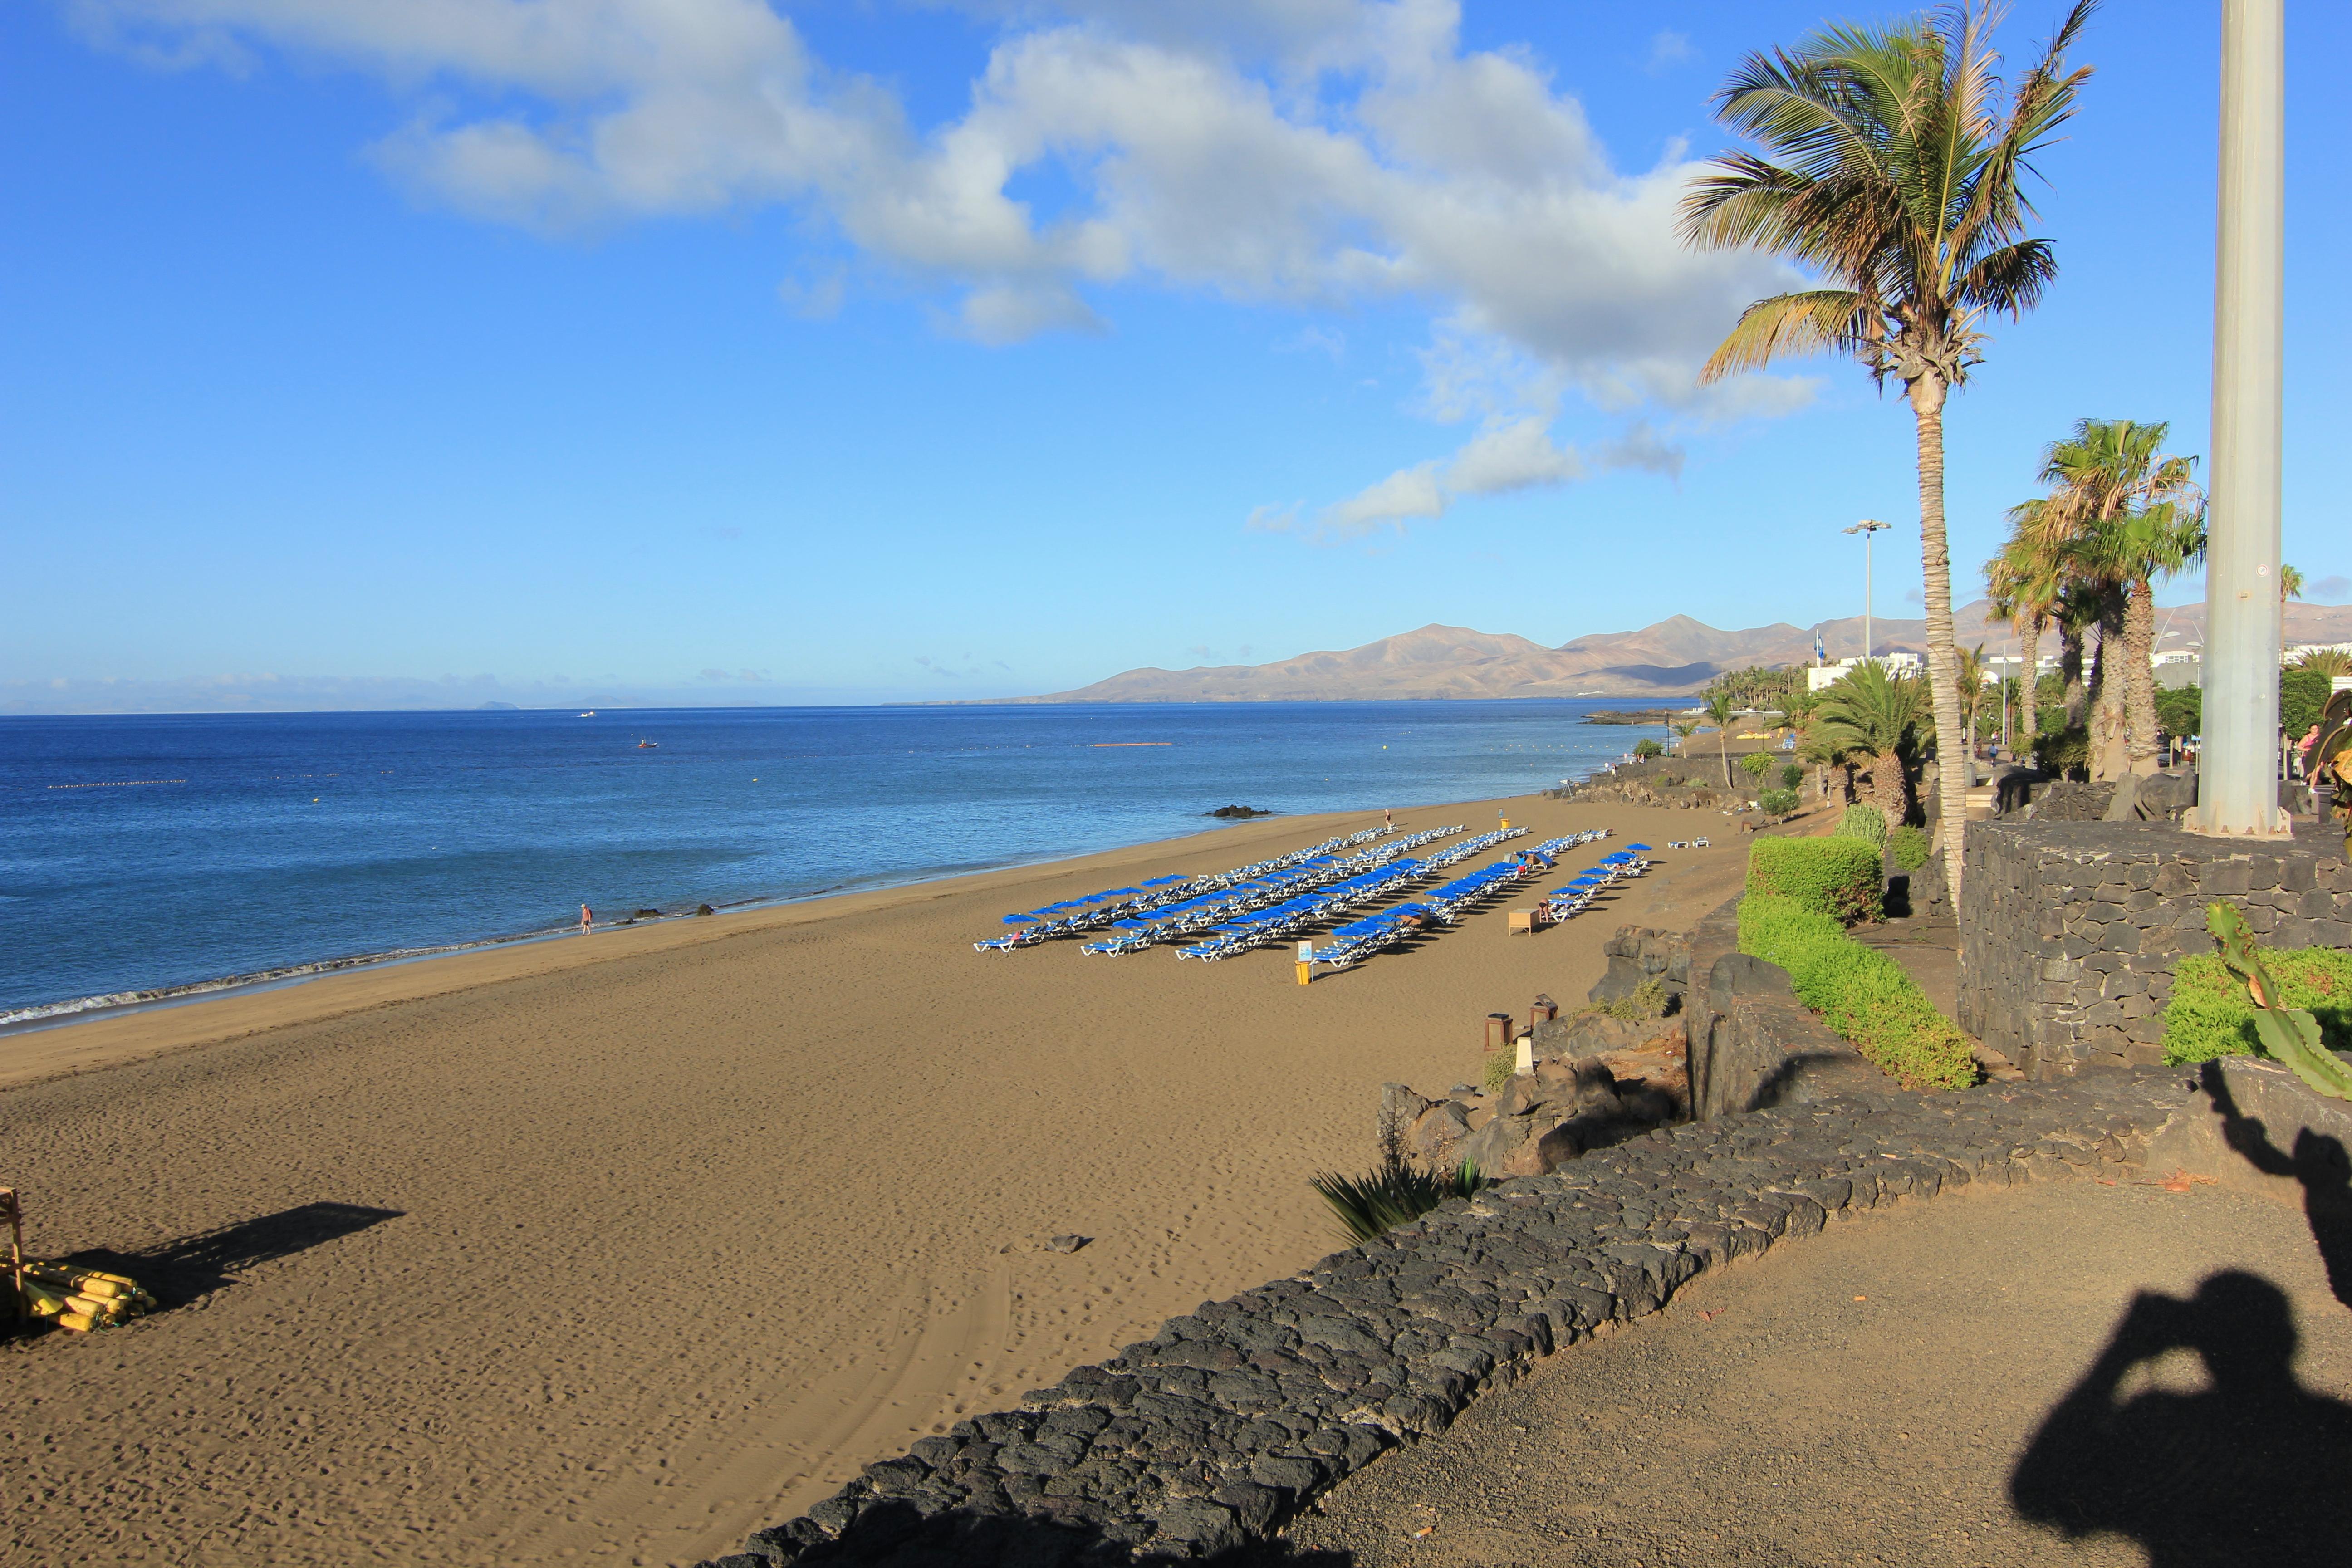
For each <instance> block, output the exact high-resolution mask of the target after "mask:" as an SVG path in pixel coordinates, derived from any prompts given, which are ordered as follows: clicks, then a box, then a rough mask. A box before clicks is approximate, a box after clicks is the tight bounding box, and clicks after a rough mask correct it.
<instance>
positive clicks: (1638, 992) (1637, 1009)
mask: <svg viewBox="0 0 2352 1568" xmlns="http://www.w3.org/2000/svg"><path fill="white" fill-rule="evenodd" d="M1595 1010H1596V1011H1598V1012H1601V1013H1606V1014H1607V1015H1608V1016H1611V1017H1612V1018H1614V1019H1616V1020H1617V1021H1618V1022H1619V1023H1621V1024H1646V1023H1648V1022H1649V1021H1650V1020H1651V1019H1653V1018H1663V1017H1664V1016H1666V983H1665V982H1664V980H1662V979H1660V978H1659V977H1658V976H1656V975H1654V974H1653V975H1651V976H1650V977H1649V978H1648V979H1647V980H1644V981H1643V982H1642V983H1641V984H1639V985H1636V986H1634V987H1633V989H1632V990H1631V991H1628V992H1627V993H1625V994H1624V995H1622V996H1620V997H1618V998H1617V999H1616V1000H1615V1001H1613V1002H1603V1003H1601V1004H1600V1005H1598V1007H1597V1008H1596V1009H1595Z"/></svg>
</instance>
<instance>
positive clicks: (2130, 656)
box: [2011, 419, 2204, 777]
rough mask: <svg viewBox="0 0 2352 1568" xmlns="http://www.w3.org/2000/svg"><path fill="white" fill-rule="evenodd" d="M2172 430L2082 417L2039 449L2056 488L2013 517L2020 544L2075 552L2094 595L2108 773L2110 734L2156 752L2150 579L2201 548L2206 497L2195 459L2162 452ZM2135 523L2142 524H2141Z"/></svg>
mask: <svg viewBox="0 0 2352 1568" xmlns="http://www.w3.org/2000/svg"><path fill="white" fill-rule="evenodd" d="M2170 429H2171V427H2170V426H2168V425H2164V424H2154V425H2143V424H2141V423H2139V422H2138V421H2137V420H2132V419H2078V420H2076V421H2075V422H2074V434H2073V435H2071V436H2069V437H2067V438H2066V439H2064V440H2063V441H2053V442H2052V443H2051V445H2050V447H2048V449H2047V450H2046V451H2045V452H2044V453H2043V454H2042V475H2041V478H2042V483H2044V484H2046V485H2048V486H2049V487H2050V494H2049V495H2048V496H2046V497H2044V498H2043V499H2042V500H2040V501H2038V502H2028V503H2026V505H2024V506H2021V507H2019V508H2017V509H2015V510H2013V511H2012V512H2011V518H2012V520H2013V521H2014V523H2015V526H2016V528H2017V531H2018V537H2019V539H2020V540H2021V541H2022V542H2025V543H2026V544H2028V545H2029V546H2030V547H2032V548H2033V549H2035V550H2038V551H2041V552H2046V553H2049V554H2052V555H2059V554H2064V555H2066V556H2068V557H2070V560H2071V564H2072V566H2073V577H2074V581H2075V582H2076V583H2077V584H2080V585H2081V588H2082V590H2083V592H2084V596H2085V597H2086V598H2089V599H2094V600H2095V601H2096V606H2097V612H2098V624H2099V632H2100V636H2099V663H2098V670H2097V676H2096V679H2094V681H2093V683H2092V690H2093V710H2092V756H2093V758H2094V760H2095V762H2097V763H2100V769H2101V771H2099V772H2098V773H2096V774H2095V776H2099V777H2107V776H2112V772H2111V770H2112V763H2109V762H2106V761H2105V757H2106V753H2107V749H2108V748H2107V745H2106V742H2110V741H2116V742H2123V743H2124V745H2125V750H2126V755H2127V756H2128V757H2129V758H2130V759H2131V760H2132V761H2133V762H2135V763H2137V762H2145V761H2150V760H2153V759H2154V757H2155V756H2156V752H2157V739H2156V682H2155V676H2154V673H2153V671H2152V670H2151V668H2149V664H2148V655H2149V654H2150V652H2151V651H2152V649H2153V647H2154V644H2155V641H2156V598H2155V589H2154V586H2153V579H2154V578H2155V577H2156V576H2157V575H2158V574H2164V575H2169V574H2171V573H2173V572H2177V571H2179V570H2180V568H2181V565H2182V564H2183V563H2184V562H2185V561H2186V560H2188V559H2193V558H2196V557H2200V556H2201V555H2202V552H2203V550H2204V543H2203V537H2204V524H2203V517H2204V507H2203V499H2204V498H2203V495H2202V493H2201V492H2200V490H2199V489H2198V488H2197V486H2196V484H2195V482H2194V481H2193V479H2192V478H2191V476H2192V475H2193V474H2194V473H2195V471H2196V466H2197V459H2196V458H2176V457H2168V456H2167V455H2166V454H2165V453H2164V452H2163V450H2162V448H2163V446H2164V441H2165V437H2166V436H2168V434H2169V433H2170ZM2159 509H2161V510H2162V514H2163V515H2162V519H2161V521H2158V519H2157V513H2158V510H2159ZM2137 520H2146V521H2145V525H2144V526H2136V521H2137ZM2110 637H2113V638H2115V639H2116V640H2117V641H2119V642H2120V643H2121V645H2122V651H2123V655H2124V658H2123V661H2122V670H2121V677H2122V679H2121V680H2120V681H2119V682H2118V681H2115V680H2111V679H2109V677H2110V676H2111V675H2113V674H2115V673H2116V669H2115V664H2116V661H2115V660H2113V659H2111V658H2109V657H2108V654H2107V644H2108V642H2109V640H2110ZM2118 686H2119V687H2120V689H2117V687H2118Z"/></svg>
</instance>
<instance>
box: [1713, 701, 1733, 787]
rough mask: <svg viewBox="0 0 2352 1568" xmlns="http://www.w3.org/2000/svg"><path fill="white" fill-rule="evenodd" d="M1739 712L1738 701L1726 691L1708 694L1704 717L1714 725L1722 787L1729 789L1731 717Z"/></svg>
mask: <svg viewBox="0 0 2352 1568" xmlns="http://www.w3.org/2000/svg"><path fill="white" fill-rule="evenodd" d="M1738 711H1739V701H1738V699H1737V698H1735V697H1734V696H1732V695H1731V693H1730V692H1728V691H1715V692H1710V693H1708V695H1707V699H1706V716H1707V718H1708V719H1710V720H1711V721H1714V724H1715V747H1716V750H1717V752H1720V753H1721V754H1722V757H1723V787H1724V788H1726V789H1729V788H1730V787H1731V716H1732V715H1733V714H1735V713H1737V712H1738Z"/></svg>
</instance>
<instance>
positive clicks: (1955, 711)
mask: <svg viewBox="0 0 2352 1568" xmlns="http://www.w3.org/2000/svg"><path fill="white" fill-rule="evenodd" d="M1906 393H1907V395H1908V396H1909V397H1910V400H1911V415H1912V418H1913V419H1914V420H1915V421H1916V423H1917V425H1918V427H1919V567H1920V575H1921V578H1922V580H1923V581H1922V583H1921V586H1922V587H1924V588H1925V589H1926V590H1927V689H1928V694H1929V696H1930V697H1932V698H1933V699H1934V700H1935V707H1936V733H1937V736H1939V737H1940V739H1939V740H1938V741H1937V745H1936V773H1937V784H1939V785H1940V786H1941V788H1942V791H1943V799H1942V801H1941V802H1940V803H1939V804H1940V805H1941V810H1940V812H1939V814H1938V815H1939V816H1940V817H1941V819H1942V824H1943V829H1944V880H1945V883H1946V885H1947V886H1948V888H1949V889H1951V896H1952V911H1953V913H1954V914H1958V912H1959V909H1960V839H1961V836H1962V835H1963V834H1965V833H1966V832H1967V831H1968V826H1969V762H1968V758H1967V756H1966V755H1965V754H1963V752H1962V749H1961V748H1960V747H1959V746H1958V745H1956V744H1955V743H1954V742H1957V741H1958V740H1959V738H1960V658H1959V649H1958V646H1957V645H1956V643H1955V642H1954V640H1953V637H1952V547H1951V544H1950V542H1948V540H1947V539H1946V538H1945V536H1944V382H1943V378H1942V377H1941V376H1939V375H1937V374H1935V373H1934V372H1933V371H1929V372H1927V374H1923V375H1921V376H1920V377H1919V378H1918V379H1917V380H1916V381H1914V382H1912V383H1910V384H1909V385H1908V387H1907V388H1906Z"/></svg>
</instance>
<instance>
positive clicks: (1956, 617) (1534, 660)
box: [1007, 599, 2352, 702]
mask: <svg viewBox="0 0 2352 1568" xmlns="http://www.w3.org/2000/svg"><path fill="white" fill-rule="evenodd" d="M1989 610H1990V605H1988V604H1987V603H1986V601H1984V600H1982V599H1979V600H1977V601H1976V602H1975V603H1973V604H1969V605H1962V606H1960V607H1959V608H1958V609H1957V610H1955V611H1954V612H1953V615H1952V620H1953V629H1954V631H1955V633H1956V635H1957V636H1958V641H1959V644H1960V646H1961V647H1976V646H1977V645H1978V644H1979V643H1982V644H1983V645H1984V648H1985V651H1986V653H1988V654H2001V653H2007V654H2015V653H2016V652H2017V638H2016V636H2015V635H2014V634H2013V633H2012V632H2011V630H2010V629H2009V628H2008V627H2007V626H1996V625H1989V624H1988V623H1987V621H1986V614H1987V612H1988V611H1989ZM2204 622H2205V606H2204V605H2203V604H2202V603H2201V602H2200V603H2198V604H2194V605H2179V606H2176V607H2174V608H2171V609H2159V610H2158V612H2157V625H2158V633H2159V637H2158V647H2160V648H2185V647H2189V645H2191V644H2192V643H2195V642H2198V641H2200V640H2201V638H2202V637H2203V635H2204ZM2286 624H2287V640H2288V641H2289V642H2294V643H2302V642H2314V643H2319V642H2326V643H2333V642H2345V641H2352V605H2304V604H2291V605H2288V606H2287V623H2286ZM1814 629H1818V630H1819V632H1820V633H1821V637H1822V644H1823V645H1824V647H1826V649H1827V651H1828V654H1829V657H1830V658H1833V659H1834V658H1851V657H1853V656H1854V655H1856V654H1858V653H1860V652H1862V651H1863V644H1862V637H1863V623H1862V617H1861V616H1853V617H1852V618H1850V619H1846V620H1838V621H1824V622H1822V624H1821V626H1819V627H1818V628H1814ZM1870 644H1871V649H1872V651H1874V652H1876V653H1888V652H1893V651H1896V650H1903V651H1907V652H1911V653H1916V654H1921V655H1924V654H1925V653H1926V652H1927V622H1926V621H1924V620H1916V621H1914V620H1885V619H1879V618H1876V617H1874V618H1873V620H1872V622H1871V629H1870ZM2042 651H2043V653H2044V655H2045V656H2047V655H2050V654H2054V653H2055V652H2056V651H2057V642H2056V638H2055V637H2044V639H2043V642H2042ZM1812 657H1813V629H1807V628H1802V627H1799V626H1790V625H1789V624H1788V623H1786V622H1785V621H1784V622H1776V623H1775V624H1773V625H1771V626H1753V627H1749V628H1748V629H1747V630H1745V631H1719V630H1717V628H1716V627H1714V626H1707V625H1706V624H1704V623H1703V622H1699V621H1695V620H1693V619H1691V617H1689V616H1672V617H1670V618H1668V619H1666V620H1663V621H1660V622H1658V623H1657V624H1656V625H1655V626H1644V627H1643V628H1642V629H1641V630H1639V631H1633V632H1605V633H1601V634H1597V635H1594V636H1591V637H1577V638H1575V639H1574V640H1572V641H1570V642H1565V643H1562V644H1560V645H1559V647H1545V646H1544V645H1543V644H1541V643H1538V642H1534V641H1531V640H1530V639H1528V638H1527V637H1516V636H1513V635H1512V634H1510V633H1508V632H1479V631H1471V630H1468V629H1467V628H1465V627H1462V626H1434V625H1433V626H1423V627H1422V628H1421V629H1420V630H1419V631H1412V632H1402V633H1399V634H1398V635H1397V636H1395V637H1381V639H1380V640H1379V641H1377V642H1369V643H1366V644H1364V645H1363V647H1354V648H1347V649H1344V650H1341V651H1338V652H1318V653H1303V654H1300V655H1299V656H1298V657H1297V658H1286V659H1282V660H1279V661H1277V662H1276V663H1273V664H1255V665H1241V664H1228V665H1214V666H1203V667H1202V668H1194V669H1156V668H1144V669H1130V670H1128V671H1126V672H1125V673H1124V674H1120V675H1114V676H1112V677H1111V678H1110V679H1108V680H1098V681H1097V682H1096V683H1095V684H1093V685H1092V686H1087V687H1083V688H1081V689H1078V690H1076V691H1062V692H1056V693H1055V694H1053V695H1051V696H1046V697H1019V698H1012V699H1007V700H1010V701H1015V702H1305V701H1350V700H1355V701H1360V700H1377V699H1398V698H1494V697H1633V698H1653V697H1654V698H1669V697H1688V696H1690V695H1692V694H1693V693H1695V692H1696V691H1697V690H1698V689H1700V688H1702V687H1704V686H1705V685H1706V683H1707V682H1708V681H1709V680H1711V679H1714V678H1715V677H1716V676H1717V675H1719V674H1721V673H1722V672H1723V671H1725V670H1727V669H1745V668H1749V667H1751V666H1755V665H1764V666H1768V667H1773V666H1786V665H1794V664H1804V663H1808V662H1810V661H1811V658H1812Z"/></svg>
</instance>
